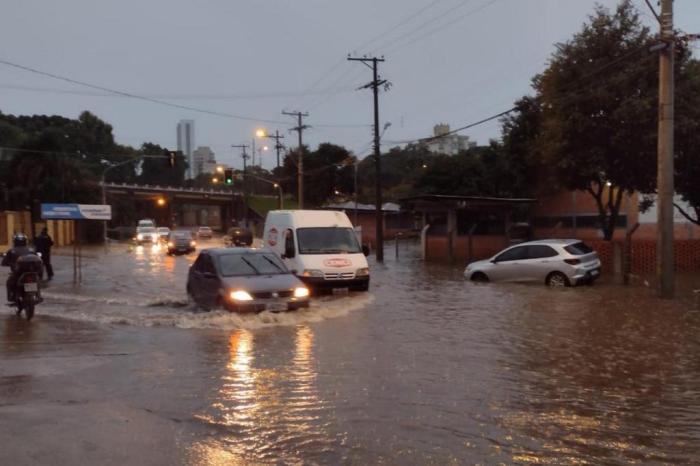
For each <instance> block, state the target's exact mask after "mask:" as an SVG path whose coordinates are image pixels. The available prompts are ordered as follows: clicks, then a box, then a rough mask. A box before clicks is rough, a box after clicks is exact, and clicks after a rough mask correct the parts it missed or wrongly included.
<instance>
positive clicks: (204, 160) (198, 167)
mask: <svg viewBox="0 0 700 466" xmlns="http://www.w3.org/2000/svg"><path fill="white" fill-rule="evenodd" d="M192 162H193V166H192V169H193V170H192V177H193V178H197V177H198V176H199V175H201V174H202V173H214V172H216V157H215V156H214V152H213V151H212V150H211V149H210V148H209V147H208V146H199V147H198V148H197V150H195V151H194V152H193V153H192Z"/></svg>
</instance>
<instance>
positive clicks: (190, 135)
mask: <svg viewBox="0 0 700 466" xmlns="http://www.w3.org/2000/svg"><path fill="white" fill-rule="evenodd" d="M177 150H178V151H180V152H181V153H182V154H183V155H184V156H185V160H187V178H189V179H191V178H194V177H195V176H196V175H195V174H194V160H193V158H192V156H193V154H194V120H180V122H179V123H178V124H177Z"/></svg>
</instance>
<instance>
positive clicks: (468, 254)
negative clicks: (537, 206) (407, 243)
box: [400, 194, 537, 262]
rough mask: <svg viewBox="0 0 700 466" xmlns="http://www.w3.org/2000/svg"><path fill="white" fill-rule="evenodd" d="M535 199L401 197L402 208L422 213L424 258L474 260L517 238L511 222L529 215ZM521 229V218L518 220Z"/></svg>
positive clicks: (497, 249)
mask: <svg viewBox="0 0 700 466" xmlns="http://www.w3.org/2000/svg"><path fill="white" fill-rule="evenodd" d="M536 201H537V200H536V199H530V198H500V197H479V196H452V195H441V194H430V195H423V196H414V197H409V198H404V199H401V200H400V202H401V205H402V207H403V208H404V209H406V210H410V211H413V212H415V213H416V214H419V215H420V217H421V219H422V220H421V227H422V234H421V246H422V250H423V258H424V259H426V260H448V261H453V260H461V261H466V262H469V261H473V260H478V259H484V258H486V257H490V256H492V255H493V254H495V253H496V252H498V251H499V250H501V249H502V248H504V247H506V246H508V245H509V244H511V242H512V241H519V240H523V239H527V238H522V237H521V236H522V233H520V234H519V235H518V236H519V237H518V238H513V236H512V233H513V231H514V229H513V225H514V224H515V222H516V221H518V220H526V219H528V218H529V210H530V206H531V205H532V204H533V203H535V202H536ZM518 225H519V226H520V228H519V230H520V231H521V232H522V231H523V228H522V222H521V223H519V224H518Z"/></svg>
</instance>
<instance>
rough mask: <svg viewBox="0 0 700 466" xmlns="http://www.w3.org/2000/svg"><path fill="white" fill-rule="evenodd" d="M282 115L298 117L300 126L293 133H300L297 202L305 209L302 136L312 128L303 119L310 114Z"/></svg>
mask: <svg viewBox="0 0 700 466" xmlns="http://www.w3.org/2000/svg"><path fill="white" fill-rule="evenodd" d="M282 115H291V116H295V117H297V121H298V124H297V126H295V127H294V128H291V131H296V132H297V133H299V160H298V161H297V201H298V203H299V208H300V209H303V208H304V145H303V142H302V137H301V134H302V132H303V131H304V130H305V129H308V128H311V127H310V126H309V125H304V124H302V120H301V119H302V118H303V117H307V116H309V114H308V112H304V113H302V112H285V111H282Z"/></svg>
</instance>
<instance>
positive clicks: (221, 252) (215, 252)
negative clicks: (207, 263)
mask: <svg viewBox="0 0 700 466" xmlns="http://www.w3.org/2000/svg"><path fill="white" fill-rule="evenodd" d="M202 252H203V253H204V252H205V253H207V254H209V255H212V256H225V255H226V254H243V253H249V254H250V253H253V254H259V253H267V254H271V253H272V252H271V251H269V250H266V249H255V248H240V247H238V248H207V249H202Z"/></svg>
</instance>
